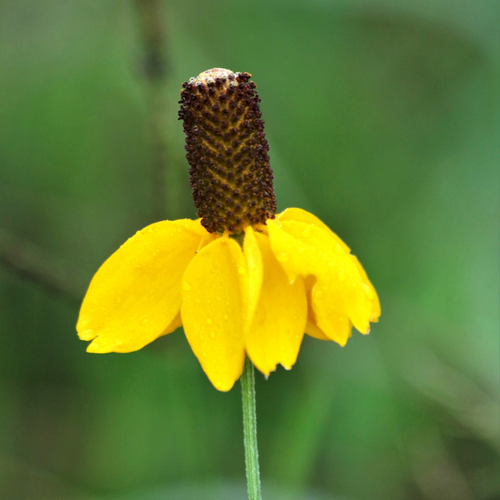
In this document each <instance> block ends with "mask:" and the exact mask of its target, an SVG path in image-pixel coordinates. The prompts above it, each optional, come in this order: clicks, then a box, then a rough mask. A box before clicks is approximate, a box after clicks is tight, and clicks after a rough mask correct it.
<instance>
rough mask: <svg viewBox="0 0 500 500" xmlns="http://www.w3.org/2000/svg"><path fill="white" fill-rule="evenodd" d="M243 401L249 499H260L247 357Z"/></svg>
mask: <svg viewBox="0 0 500 500" xmlns="http://www.w3.org/2000/svg"><path fill="white" fill-rule="evenodd" d="M241 399H242V402H243V439H244V443H245V467H246V473H247V489H248V499H249V500H261V499H262V495H261V492H260V473H259V450H258V448H257V412H256V407H255V377H254V370H253V365H252V362H251V361H250V360H249V359H248V358H247V359H246V361H245V369H244V370H243V375H242V376H241Z"/></svg>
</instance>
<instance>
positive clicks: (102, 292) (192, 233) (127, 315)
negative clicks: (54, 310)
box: [77, 219, 206, 353]
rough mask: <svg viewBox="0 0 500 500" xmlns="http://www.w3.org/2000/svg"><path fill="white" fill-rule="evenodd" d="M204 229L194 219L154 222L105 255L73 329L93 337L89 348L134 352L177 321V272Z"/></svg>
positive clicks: (184, 264)
mask: <svg viewBox="0 0 500 500" xmlns="http://www.w3.org/2000/svg"><path fill="white" fill-rule="evenodd" d="M205 233H206V231H205V229H204V228H203V227H202V226H201V224H200V223H199V221H192V220H187V219H185V220H178V221H162V222H157V223H156V224H152V225H150V226H148V227H146V228H144V229H143V230H141V231H139V232H138V233H136V234H135V236H133V237H132V238H130V239H129V240H128V241H127V242H125V243H124V244H123V245H122V246H121V247H120V248H119V249H118V250H117V251H116V252H115V253H114V254H113V255H111V257H109V259H108V260H107V261H106V262H105V263H104V264H103V265H102V266H101V268H100V269H99V270H98V271H97V273H96V274H95V276H94V278H93V279H92V282H91V283H90V286H89V289H88V291H87V294H86V296H85V299H84V301H83V304H82V307H81V309H80V316H79V319H78V324H77V331H78V334H79V336H80V338H81V339H82V340H92V339H95V340H94V341H93V342H92V344H90V345H89V347H88V349H87V350H88V351H89V352H99V353H104V352H131V351H136V350H138V349H141V348H142V347H144V346H145V345H146V344H149V343H150V342H152V341H153V340H155V339H156V338H157V337H159V336H160V335H165V334H166V333H169V332H170V331H173V329H175V327H176V326H178V324H177V323H175V319H176V316H177V314H178V312H179V308H180V304H181V277H182V274H183V273H184V270H185V269H186V267H187V265H188V264H189V262H190V261H191V260H192V259H193V257H194V256H195V253H196V250H197V248H198V245H199V243H200V241H201V238H202V236H203V235H204V234H205ZM96 337H97V338H96Z"/></svg>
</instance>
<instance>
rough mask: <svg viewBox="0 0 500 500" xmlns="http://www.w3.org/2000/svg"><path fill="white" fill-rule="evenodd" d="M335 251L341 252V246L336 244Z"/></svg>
mask: <svg viewBox="0 0 500 500" xmlns="http://www.w3.org/2000/svg"><path fill="white" fill-rule="evenodd" d="M335 251H336V252H337V253H342V247H341V246H340V245H339V244H337V246H336V247H335Z"/></svg>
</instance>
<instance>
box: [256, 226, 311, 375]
mask: <svg viewBox="0 0 500 500" xmlns="http://www.w3.org/2000/svg"><path fill="white" fill-rule="evenodd" d="M255 237H256V239H257V242H258V244H259V247H260V251H261V253H262V260H263V262H264V280H263V282H262V290H261V293H260V300H259V304H258V306H257V311H256V313H255V318H254V321H253V323H252V327H251V329H250V331H249V333H248V334H247V339H246V349H247V353H248V356H249V358H250V359H251V360H252V363H253V364H254V365H255V366H256V367H257V368H258V369H259V370H260V371H261V372H262V373H264V374H265V375H269V373H270V372H271V371H274V370H275V369H276V365H277V364H278V363H281V364H282V365H283V366H284V367H285V368H286V369H290V368H291V367H292V366H293V364H294V363H295V361H296V360H297V356H298V354H299V349H300V344H301V342H302V337H303V336H304V329H305V324H306V319H307V300H306V293H305V287H304V281H303V280H302V279H301V278H298V279H297V280H296V281H295V282H294V283H293V284H290V283H289V281H288V278H287V276H286V274H285V272H284V271H283V269H282V268H281V266H280V264H279V262H278V261H277V260H276V257H275V256H274V254H273V252H272V249H271V245H270V243H269V238H268V237H267V236H264V235H262V234H259V233H255Z"/></svg>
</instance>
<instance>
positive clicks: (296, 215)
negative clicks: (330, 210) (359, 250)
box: [276, 208, 351, 252]
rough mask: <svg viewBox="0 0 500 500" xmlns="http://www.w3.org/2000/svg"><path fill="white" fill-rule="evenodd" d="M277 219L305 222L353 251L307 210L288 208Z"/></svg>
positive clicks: (347, 250) (346, 249) (347, 249)
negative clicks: (323, 231) (318, 228)
mask: <svg viewBox="0 0 500 500" xmlns="http://www.w3.org/2000/svg"><path fill="white" fill-rule="evenodd" d="M276 218H277V219H278V220H280V221H285V220H296V221H298V222H305V223H306V224H312V225H314V226H318V227H320V228H321V229H323V230H325V231H326V232H327V233H328V234H329V235H330V236H331V237H332V238H333V239H334V240H335V241H336V242H337V243H338V244H339V245H340V246H341V247H342V248H343V249H344V250H345V251H346V252H350V251H351V249H350V248H349V247H348V246H347V245H346V244H345V243H344V242H343V241H342V240H341V239H340V238H339V237H338V236H337V235H336V234H335V233H334V232H333V231H332V230H331V229H330V228H329V227H328V226H327V225H326V224H325V223H324V222H323V221H321V220H320V219H318V218H317V217H316V216H315V215H313V214H311V213H310V212H307V211H306V210H302V209H301V208H287V209H286V210H283V212H281V213H280V214H279V215H277V216H276Z"/></svg>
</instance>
